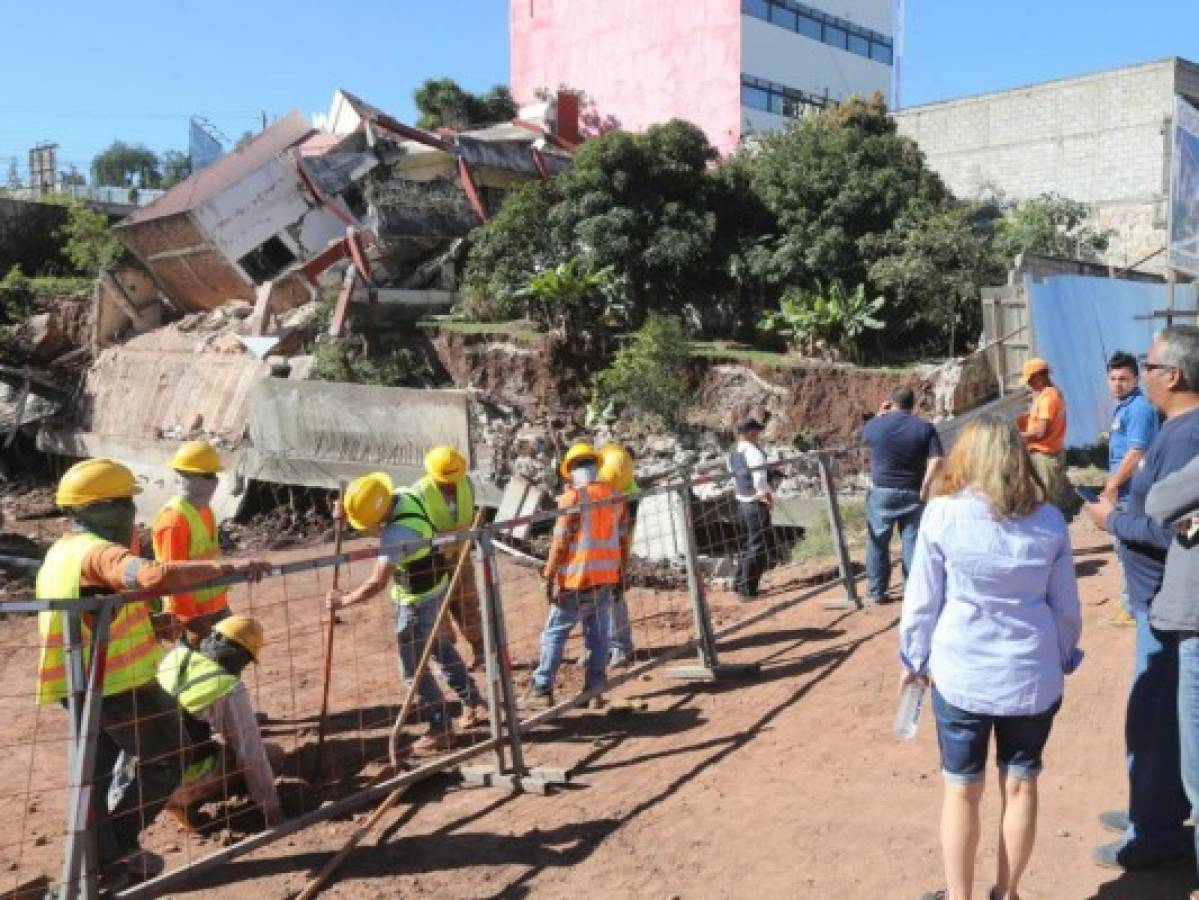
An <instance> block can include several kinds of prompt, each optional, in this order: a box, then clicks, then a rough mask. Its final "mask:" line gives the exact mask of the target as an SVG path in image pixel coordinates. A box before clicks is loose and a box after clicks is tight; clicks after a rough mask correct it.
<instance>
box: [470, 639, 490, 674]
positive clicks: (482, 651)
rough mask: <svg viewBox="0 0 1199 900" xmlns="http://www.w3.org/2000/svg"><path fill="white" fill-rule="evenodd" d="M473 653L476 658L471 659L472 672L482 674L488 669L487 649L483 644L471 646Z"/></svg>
mask: <svg viewBox="0 0 1199 900" xmlns="http://www.w3.org/2000/svg"><path fill="white" fill-rule="evenodd" d="M471 652H472V653H473V655H474V658H473V659H471V662H470V671H472V672H482V671H483V670H484V669H486V668H487V650H486V648H485V647H484V646H483V645H482V644H475V645H472V646H471Z"/></svg>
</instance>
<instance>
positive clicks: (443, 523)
mask: <svg viewBox="0 0 1199 900" xmlns="http://www.w3.org/2000/svg"><path fill="white" fill-rule="evenodd" d="M425 473H426V474H425V476H424V477H423V478H421V479H419V480H418V481H417V482H416V483H415V484H414V485H412V488H411V490H412V493H414V494H416V496H417V497H419V498H420V500H421V502H422V503H423V504H424V506H425V511H426V512H427V513H428V514H429V521H430V522H432V523H433V528H434V529H435V530H436V532H437V533H438V534H450V533H452V532H456V531H467V530H469V529H470V526H471V523H472V522H473V521H474V518H475V486H474V485H473V484H472V483H471V480H470V478H469V477H468V476H467V474H466V458H465V457H464V456H463V455H462V454H461V453H459V452H458V451H457V450H456V449H454V448H453V447H447V446H440V447H434V448H433V449H432V450H430V451H429V452H428V453H426V454H425ZM456 561H457V546H456V545H454V546H451V547H449V548H448V549H447V550H446V552H445V557H444V558H443V562H444V563H445V568H446V570H447V571H450V570H452V568H453V565H454V563H455V562H456ZM450 617H451V618H453V620H454V622H455V623H456V624H457V626H458V631H460V632H461V633H462V637H464V638H465V639H466V642H467V643H468V644H470V648H471V651H472V652H473V655H474V658H473V660H472V662H471V667H470V668H471V670H472V671H477V670H479V669H481V668H482V667H483V665H484V663H485V662H486V661H487V653H486V651H485V650H484V647H483V622H482V619H481V617H480V614H479V589H478V587H477V585H476V583H475V568H474V566H471V565H466V566H463V567H462V575H461V576H460V577H459V579H458V585H457V587H456V588H455V589H454V596H452V597H451V598H450Z"/></svg>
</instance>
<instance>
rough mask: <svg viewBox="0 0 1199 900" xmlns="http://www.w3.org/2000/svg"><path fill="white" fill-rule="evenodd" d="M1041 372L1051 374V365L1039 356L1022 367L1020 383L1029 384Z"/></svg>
mask: <svg viewBox="0 0 1199 900" xmlns="http://www.w3.org/2000/svg"><path fill="white" fill-rule="evenodd" d="M1040 372H1044V373H1045V374H1049V363H1047V362H1045V360H1043V359H1041V358H1040V357H1039V356H1034V357H1032V358H1031V359H1029V360H1028V362H1026V363H1025V364H1024V365H1023V366H1022V367H1021V369H1020V383H1021V384H1028V383H1029V381H1031V380H1032V377H1033V376H1034V375H1036V374H1038V373H1040Z"/></svg>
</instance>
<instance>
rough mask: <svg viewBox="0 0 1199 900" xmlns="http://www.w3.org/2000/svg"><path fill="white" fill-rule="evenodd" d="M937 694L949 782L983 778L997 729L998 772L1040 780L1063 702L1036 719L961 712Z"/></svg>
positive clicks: (940, 739) (944, 767)
mask: <svg viewBox="0 0 1199 900" xmlns="http://www.w3.org/2000/svg"><path fill="white" fill-rule="evenodd" d="M932 693H933V715H934V716H935V717H936V719H937V743H938V744H939V745H940V747H941V771H942V772H943V773H944V775H945V780H946V781H952V782H954V783H956V784H974V783H976V782H979V781H982V780H983V778H984V770H985V769H986V766H987V745H988V744H989V743H990V742H991V729H992V727H994V729H995V756H996V761H997V762H998V764H999V771H1001V772H1003V773H1004V774H1006V775H1008V776H1009V777H1011V778H1016V779H1019V780H1022V781H1031V780H1033V779H1034V778H1036V777H1037V773H1038V772H1040V771H1041V751H1042V750H1044V749H1045V742H1046V741H1047V740H1049V730H1050V729H1051V728H1052V727H1053V717H1054V716H1055V715H1057V711H1058V709H1059V708H1060V707H1061V705H1062V701H1061V700H1060V699H1059V700H1057V701H1056V702H1055V703H1054V704H1053V706H1051V707H1049V709H1047V710H1045V712H1042V713H1037V714H1036V715H1034V716H988V715H984V714H982V713H972V712H967V711H966V710H964V709H958V707H956V706H954V705H953V704H952V703H950V702H949V701H948V700H946V699H945V698H944V697H942V696H941V693H940V691H938V690H937V689H936V687H935V686H934V687H933V692H932Z"/></svg>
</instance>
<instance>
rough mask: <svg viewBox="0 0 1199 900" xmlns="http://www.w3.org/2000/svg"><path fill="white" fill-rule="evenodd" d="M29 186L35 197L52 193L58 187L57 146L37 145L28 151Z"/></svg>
mask: <svg viewBox="0 0 1199 900" xmlns="http://www.w3.org/2000/svg"><path fill="white" fill-rule="evenodd" d="M29 186H30V187H31V188H33V192H34V195H35V196H37V197H43V196H45V195H46V194H53V193H54V191H55V189H56V188H57V187H58V144H38V145H37V146H36V147H34V148H33V149H32V150H30V151H29Z"/></svg>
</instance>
